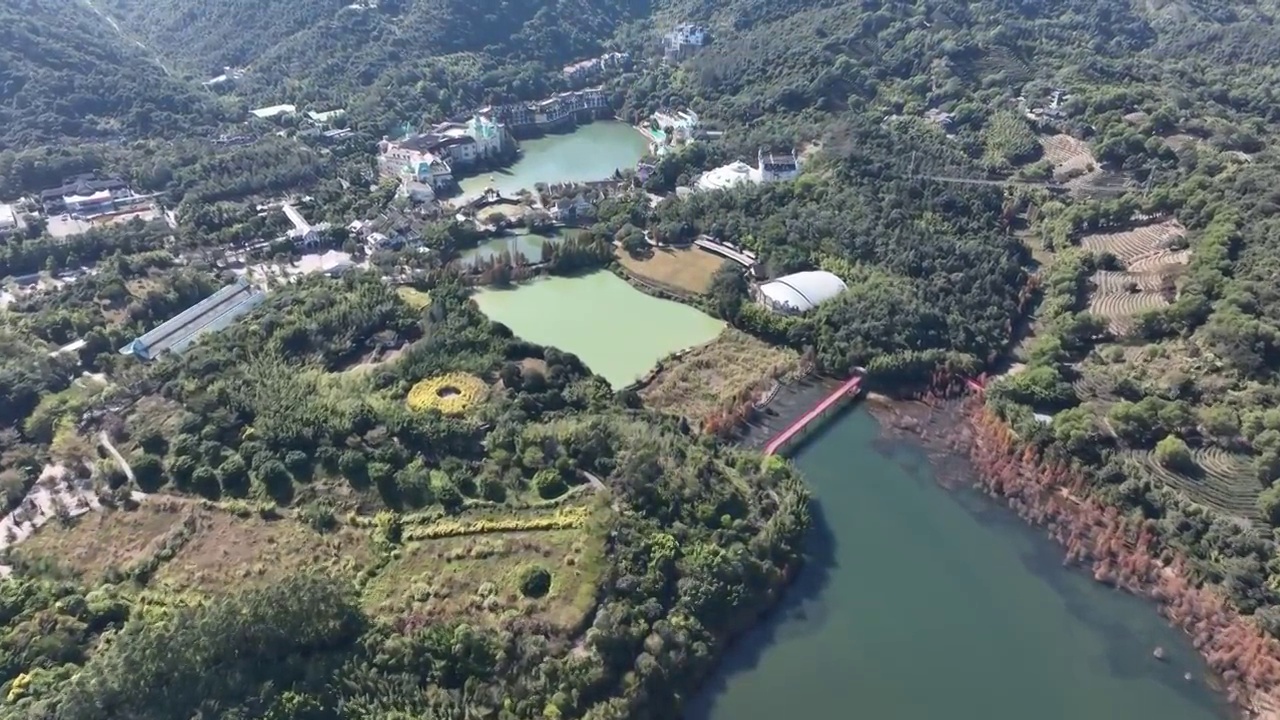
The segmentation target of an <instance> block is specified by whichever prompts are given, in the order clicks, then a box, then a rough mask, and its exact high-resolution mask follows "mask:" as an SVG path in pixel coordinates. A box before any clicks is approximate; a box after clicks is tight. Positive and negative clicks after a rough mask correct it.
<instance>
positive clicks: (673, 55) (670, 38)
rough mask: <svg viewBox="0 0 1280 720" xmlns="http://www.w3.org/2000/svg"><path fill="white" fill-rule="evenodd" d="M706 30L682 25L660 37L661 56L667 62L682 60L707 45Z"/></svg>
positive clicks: (697, 26) (695, 26)
mask: <svg viewBox="0 0 1280 720" xmlns="http://www.w3.org/2000/svg"><path fill="white" fill-rule="evenodd" d="M707 40H708V33H707V29H706V28H704V27H702V26H701V25H693V24H690V23H684V24H681V25H677V26H676V27H675V29H674V30H672V31H671V32H669V33H667V34H666V35H664V36H663V37H662V54H663V57H664V58H666V59H667V60H668V61H669V62H675V61H679V60H683V59H685V58H687V57H689V56H690V55H692V54H693V53H695V52H697V51H698V50H700V49H702V46H703V45H706V44H707Z"/></svg>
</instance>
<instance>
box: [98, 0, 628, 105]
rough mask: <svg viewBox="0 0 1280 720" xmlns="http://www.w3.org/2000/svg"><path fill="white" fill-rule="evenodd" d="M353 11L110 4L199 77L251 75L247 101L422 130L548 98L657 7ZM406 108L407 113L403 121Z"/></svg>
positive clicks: (179, 1) (405, 4)
mask: <svg viewBox="0 0 1280 720" xmlns="http://www.w3.org/2000/svg"><path fill="white" fill-rule="evenodd" d="M349 5H351V3H347V2H342V1H340V0H327V1H324V2H320V1H318V0H311V1H310V2H304V3H295V2H276V3H268V4H267V6H266V7H263V6H262V4H260V3H248V2H246V3H238V2H231V3H215V4H209V3H201V2H191V0H165V1H163V2H140V1H135V0H109V2H104V3H103V4H102V6H103V7H104V9H106V11H107V12H109V13H111V14H112V15H113V16H114V17H117V18H118V20H119V22H120V23H121V24H122V26H123V27H127V28H129V29H130V31H131V32H136V33H138V34H140V35H141V36H143V37H145V38H146V40H145V42H147V43H148V44H149V45H151V46H152V47H154V48H156V49H157V50H158V51H159V52H160V53H161V54H162V55H164V56H165V57H166V58H170V59H171V60H172V61H173V62H174V63H177V64H179V65H181V66H183V67H185V68H187V70H188V71H189V72H192V73H195V74H196V75H197V76H198V77H199V76H202V74H203V76H208V75H213V74H217V73H218V72H220V71H221V67H222V66H223V65H233V66H247V67H248V68H249V72H248V74H247V75H246V76H245V77H244V78H243V79H242V80H241V81H239V83H238V85H239V87H238V88H237V89H236V90H235V92H236V94H237V95H240V96H245V97H249V98H252V99H253V101H254V102H264V103H265V102H268V101H270V100H272V99H273V98H281V99H280V101H285V100H287V101H289V102H297V101H315V102H319V103H341V104H343V105H352V104H355V105H357V106H359V107H363V110H364V113H365V114H366V116H369V117H372V118H377V119H381V118H384V117H385V118H387V119H388V120H387V122H395V121H400V122H403V121H405V120H411V121H413V122H415V123H416V122H417V121H418V118H419V116H421V115H422V114H424V113H426V114H429V115H431V116H433V117H437V118H438V117H439V116H440V114H441V113H450V112H457V111H459V110H462V109H466V108H468V107H473V106H475V105H478V104H481V103H483V102H486V101H488V100H489V99H490V98H494V97H497V98H503V97H526V98H529V99H532V98H535V97H538V96H540V95H542V94H546V93H548V92H550V91H551V90H552V86H551V85H550V84H549V81H550V80H551V79H552V74H553V73H558V71H559V68H560V67H561V66H562V65H564V64H566V63H569V62H572V61H574V60H577V59H581V58H583V57H588V56H591V55H594V54H599V52H600V51H601V46H602V44H603V43H604V42H605V41H606V40H608V39H609V38H610V37H611V36H612V35H613V34H614V33H615V32H616V30H617V27H618V25H619V23H622V22H626V21H628V20H635V19H641V18H646V17H648V15H649V12H650V2H649V0H607V1H603V2H594V1H589V0H555V1H554V2H544V3H511V2H495V1H494V0H481V1H480V2H463V1H462V0H397V1H395V2H381V3H369V5H370V7H349ZM357 5H359V4H358V3H357ZM285 92H287V93H288V95H287V97H282V94H283V93H285ZM400 105H403V107H404V112H402V113H399V114H397V109H398V106H400Z"/></svg>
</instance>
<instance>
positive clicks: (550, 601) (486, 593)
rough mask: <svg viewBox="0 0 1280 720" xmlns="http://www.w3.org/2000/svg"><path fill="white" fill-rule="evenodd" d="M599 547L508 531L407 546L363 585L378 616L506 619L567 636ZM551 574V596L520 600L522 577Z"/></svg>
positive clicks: (599, 557) (587, 537)
mask: <svg viewBox="0 0 1280 720" xmlns="http://www.w3.org/2000/svg"><path fill="white" fill-rule="evenodd" d="M603 553H604V543H603V541H602V540H601V539H600V538H598V537H594V536H593V535H592V534H591V533H590V532H589V531H587V530H550V531H544V532H510V533H500V534H491V535H470V536H465V537H451V538H441V539H437V540H423V541H420V542H411V543H409V544H408V545H407V546H406V547H404V548H402V549H401V550H399V552H398V556H397V557H396V558H395V559H393V560H392V561H391V562H390V563H389V564H388V565H387V566H386V567H385V568H384V569H383V570H382V572H381V573H379V575H378V577H377V578H375V579H374V580H373V581H372V582H371V583H370V584H369V586H368V587H367V589H366V593H365V602H366V604H367V605H368V607H369V608H370V610H371V611H373V612H375V613H377V614H381V615H396V616H402V615H405V614H408V613H412V614H413V615H415V616H420V617H426V618H460V617H461V618H468V619H470V620H472V621H475V622H479V623H497V622H498V621H499V620H501V619H502V618H503V617H505V616H508V615H514V616H523V617H527V618H530V619H533V620H536V621H541V622H546V623H548V624H550V625H551V626H552V627H555V628H557V629H559V630H562V631H565V632H569V631H572V630H574V629H575V628H577V627H578V626H579V625H580V624H581V623H582V621H583V619H584V618H585V617H586V616H587V613H588V612H590V610H591V607H592V605H593V604H594V603H595V595H596V587H597V585H598V583H599V579H600V573H601V569H602V562H603ZM533 567H540V568H544V569H546V570H547V571H549V572H550V573H551V590H550V591H549V592H548V593H547V594H546V595H545V596H543V597H539V598H532V597H525V596H524V595H523V594H522V593H521V590H520V581H521V577H522V575H523V574H524V573H525V572H526V571H527V570H529V569H530V568H533Z"/></svg>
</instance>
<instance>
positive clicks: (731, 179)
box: [696, 160, 760, 190]
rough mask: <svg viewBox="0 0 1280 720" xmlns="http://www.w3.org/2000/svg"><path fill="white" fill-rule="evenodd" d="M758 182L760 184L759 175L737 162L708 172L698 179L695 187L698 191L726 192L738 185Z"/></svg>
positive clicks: (742, 163)
mask: <svg viewBox="0 0 1280 720" xmlns="http://www.w3.org/2000/svg"><path fill="white" fill-rule="evenodd" d="M758 182H760V173H759V172H757V171H756V169H755V168H753V167H751V166H750V165H748V164H746V163H744V162H742V161H741V160H739V161H737V162H732V163H729V164H728V165H725V166H723V167H718V168H716V169H715V170H708V171H707V172H705V173H703V174H702V177H700V178H698V182H697V183H696V185H697V188H698V189H699V190H728V189H729V188H731V187H736V186H738V185H745V184H748V183H758Z"/></svg>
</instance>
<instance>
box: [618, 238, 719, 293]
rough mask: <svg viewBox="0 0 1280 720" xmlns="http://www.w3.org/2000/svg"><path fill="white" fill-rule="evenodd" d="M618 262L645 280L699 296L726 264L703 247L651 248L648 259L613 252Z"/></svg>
mask: <svg viewBox="0 0 1280 720" xmlns="http://www.w3.org/2000/svg"><path fill="white" fill-rule="evenodd" d="M616 254H617V257H618V262H619V263H621V264H622V267H624V268H626V269H627V271H628V272H630V273H633V274H635V275H637V276H639V277H640V278H641V279H644V280H652V281H654V282H657V283H661V284H663V285H670V286H672V287H675V288H678V289H680V290H684V291H686V292H691V293H697V294H699V295H701V294H702V293H705V292H706V291H707V290H708V289H709V288H710V287H711V278H712V277H713V276H714V275H715V274H716V271H717V270H719V269H720V266H721V265H723V264H724V263H725V262H726V261H725V259H724V258H722V257H720V256H719V255H713V254H711V253H709V252H707V251H706V250H703V249H702V248H697V247H693V248H654V251H653V254H652V255H650V256H649V257H647V258H643V259H641V258H634V257H632V256H631V254H630V253H628V252H626V251H625V250H622V249H618V250H617V251H616Z"/></svg>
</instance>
